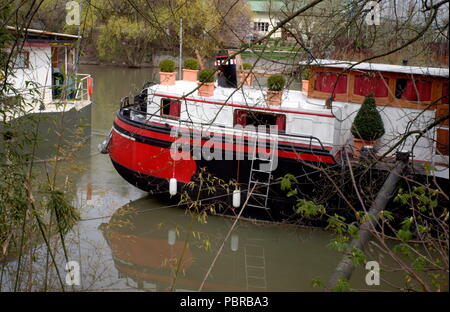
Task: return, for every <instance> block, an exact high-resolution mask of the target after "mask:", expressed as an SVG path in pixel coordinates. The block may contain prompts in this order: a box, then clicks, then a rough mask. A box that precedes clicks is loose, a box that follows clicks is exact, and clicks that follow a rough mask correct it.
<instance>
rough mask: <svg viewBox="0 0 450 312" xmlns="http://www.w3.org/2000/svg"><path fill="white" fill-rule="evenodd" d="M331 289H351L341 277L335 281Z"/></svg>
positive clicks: (343, 290)
mask: <svg viewBox="0 0 450 312" xmlns="http://www.w3.org/2000/svg"><path fill="white" fill-rule="evenodd" d="M332 290H333V291H337V292H345V291H351V288H350V283H349V282H348V280H347V279H346V278H343V277H342V278H340V279H338V280H337V281H336V285H335V286H334V288H333V289H332Z"/></svg>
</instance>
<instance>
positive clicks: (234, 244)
mask: <svg viewBox="0 0 450 312" xmlns="http://www.w3.org/2000/svg"><path fill="white" fill-rule="evenodd" d="M238 249H239V236H238V235H237V234H233V235H231V251H237V250H238Z"/></svg>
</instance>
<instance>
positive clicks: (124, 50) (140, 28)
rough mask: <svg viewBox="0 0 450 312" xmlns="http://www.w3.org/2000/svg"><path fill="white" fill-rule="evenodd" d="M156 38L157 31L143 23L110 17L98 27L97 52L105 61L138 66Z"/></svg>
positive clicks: (121, 17)
mask: <svg viewBox="0 0 450 312" xmlns="http://www.w3.org/2000/svg"><path fill="white" fill-rule="evenodd" d="M156 38H157V30H156V29H155V28H154V27H150V26H149V25H148V24H147V23H145V22H144V21H136V20H135V18H128V17H125V16H120V17H119V16H115V15H113V16H111V17H110V18H109V19H108V22H107V23H106V24H105V25H101V26H100V27H99V36H98V40H97V51H98V53H99V57H100V59H102V60H105V61H111V62H123V63H125V64H127V65H128V66H132V67H136V66H140V65H141V64H142V62H143V61H144V58H145V56H146V55H147V54H148V51H150V49H151V47H152V44H153V43H154V42H155V39H156Z"/></svg>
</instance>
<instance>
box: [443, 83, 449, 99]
mask: <svg viewBox="0 0 450 312" xmlns="http://www.w3.org/2000/svg"><path fill="white" fill-rule="evenodd" d="M442 103H443V104H448V82H444V84H443V85H442Z"/></svg>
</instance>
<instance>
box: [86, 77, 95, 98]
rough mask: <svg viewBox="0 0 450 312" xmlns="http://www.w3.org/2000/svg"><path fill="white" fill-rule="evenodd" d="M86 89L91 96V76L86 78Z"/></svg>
mask: <svg viewBox="0 0 450 312" xmlns="http://www.w3.org/2000/svg"><path fill="white" fill-rule="evenodd" d="M87 91H88V94H89V96H92V92H93V91H94V79H93V78H92V77H88V78H87Z"/></svg>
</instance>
